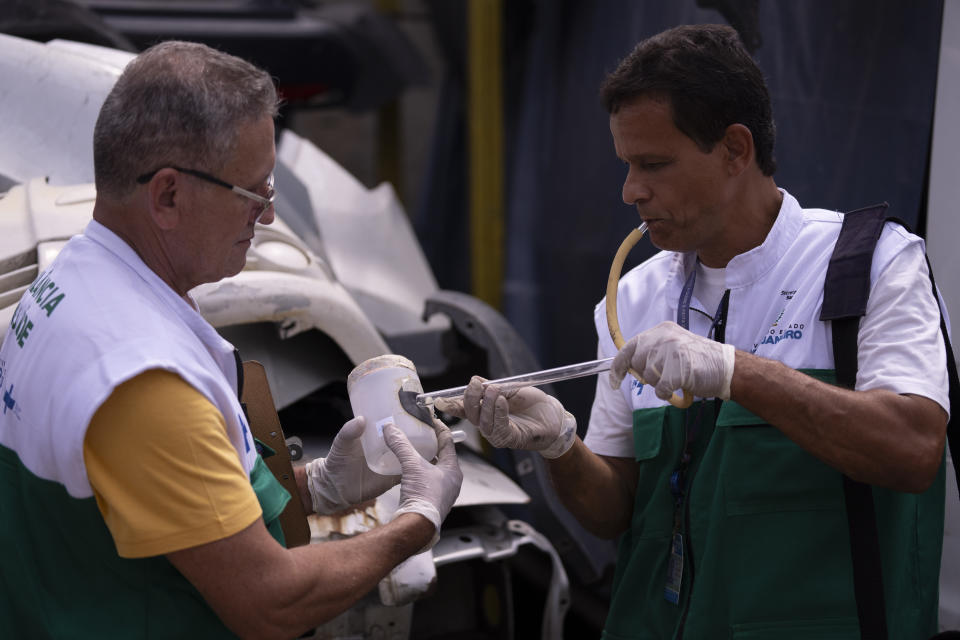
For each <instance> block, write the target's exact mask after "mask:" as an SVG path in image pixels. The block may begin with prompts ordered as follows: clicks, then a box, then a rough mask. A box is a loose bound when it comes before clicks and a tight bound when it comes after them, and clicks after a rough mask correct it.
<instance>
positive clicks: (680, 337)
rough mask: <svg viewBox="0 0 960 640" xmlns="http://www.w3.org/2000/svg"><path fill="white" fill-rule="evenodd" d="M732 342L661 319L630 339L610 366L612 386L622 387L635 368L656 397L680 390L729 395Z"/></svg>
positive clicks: (716, 396)
mask: <svg viewBox="0 0 960 640" xmlns="http://www.w3.org/2000/svg"><path fill="white" fill-rule="evenodd" d="M734 353H735V350H734V348H733V345H729V344H723V343H720V342H716V341H714V340H710V339H709V338H704V337H703V336H698V335H697V334H695V333H691V332H690V331H687V330H686V329H684V328H683V327H681V326H680V325H678V324H676V323H674V322H661V323H660V324H658V325H657V326H655V327H653V328H652V329H647V330H646V331H644V332H642V333H639V334H637V335H635V336H634V337H633V338H631V339H630V340H629V341H628V342H627V343H626V344H625V345H623V348H622V349H620V352H619V353H618V354H617V356H616V358H614V360H613V366H612V367H611V369H610V386H611V387H613V388H614V389H616V388H618V387H619V386H620V383H621V382H622V381H623V378H624V376H626V375H627V370H628V369H633V370H634V371H636V372H637V373H639V374H640V376H641V377H642V378H643V380H644V382H645V383H646V384H649V385H652V386H653V387H654V391H655V392H656V394H657V397H658V398H660V399H661V400H667V399H669V398H670V396H671V395H672V394H673V393H674V391H677V390H678V389H683V390H684V391H686V392H688V393H692V394H694V395H696V396H699V397H701V398H720V399H721V400H727V399H728V398H729V397H730V381H731V380H732V379H733V362H734Z"/></svg>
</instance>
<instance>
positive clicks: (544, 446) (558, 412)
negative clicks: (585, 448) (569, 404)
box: [434, 376, 577, 458]
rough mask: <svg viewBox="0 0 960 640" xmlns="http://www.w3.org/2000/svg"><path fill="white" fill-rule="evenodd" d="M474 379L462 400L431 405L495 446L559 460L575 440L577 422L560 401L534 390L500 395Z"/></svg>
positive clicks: (451, 399)
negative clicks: (464, 422) (473, 428)
mask: <svg viewBox="0 0 960 640" xmlns="http://www.w3.org/2000/svg"><path fill="white" fill-rule="evenodd" d="M484 382H486V381H485V380H484V379H483V378H481V377H479V376H474V377H473V378H472V379H471V380H470V384H469V385H467V389H466V391H465V392H464V394H463V398H462V399H454V398H437V400H436V401H435V404H434V406H435V407H436V408H437V409H439V410H440V411H443V412H445V413H449V414H451V415H454V416H457V417H459V418H466V419H467V420H469V421H470V422H472V423H473V424H475V425H476V426H477V428H478V429H479V430H480V433H481V434H483V437H485V438H486V439H487V440H488V441H489V442H490V444H492V445H493V446H495V447H508V448H510V449H525V450H528V451H538V452H539V453H540V455H542V456H543V457H544V458H559V457H560V456H562V455H563V454H565V453H566V452H567V451H568V450H569V449H570V447H572V446H573V443H574V441H575V440H576V438H577V421H576V419H575V418H574V417H573V415H571V414H570V412H569V411H567V410H565V409H564V408H563V405H562V404H560V401H559V400H557V399H556V398H554V397H553V396H550V395H548V394H546V393H544V392H543V391H541V390H540V389H537V388H535V387H523V388H521V389H514V390H512V391H506V392H502V391H500V389H499V387H498V386H497V385H489V386H487V387H486V388H484V386H483V383H484Z"/></svg>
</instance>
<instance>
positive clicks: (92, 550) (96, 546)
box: [0, 446, 290, 640]
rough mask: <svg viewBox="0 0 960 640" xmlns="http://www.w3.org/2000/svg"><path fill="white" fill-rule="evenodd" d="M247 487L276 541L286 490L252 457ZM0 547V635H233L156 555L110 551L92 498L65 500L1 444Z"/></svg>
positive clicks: (58, 488) (93, 638) (96, 639)
mask: <svg viewBox="0 0 960 640" xmlns="http://www.w3.org/2000/svg"><path fill="white" fill-rule="evenodd" d="M251 484H252V485H253V487H254V491H255V492H256V494H257V498H258V500H259V501H260V505H261V508H262V509H263V513H264V519H265V522H266V523H267V528H268V529H269V530H270V532H271V533H272V534H273V535H274V537H275V538H276V539H277V540H278V541H279V542H280V543H281V544H283V535H282V533H279V522H278V521H277V516H278V515H279V513H280V511H282V510H283V507H284V506H285V505H286V502H287V500H289V499H290V495H289V493H288V492H287V491H286V490H285V489H284V488H283V487H282V486H281V485H280V483H279V482H277V480H276V479H275V478H274V477H273V474H271V473H270V470H269V469H268V468H267V466H266V465H265V464H264V463H263V460H262V459H260V458H258V459H257V463H256V465H255V466H254V469H253V471H252V472H251ZM278 533H279V535H278ZM0 549H2V550H3V558H4V559H3V561H2V564H0V567H2V570H0V638H30V639H31V640H42V639H46V638H49V639H60V638H69V639H70V640H85V639H90V640H103V639H104V638H124V639H125V640H126V639H137V638H144V639H146V638H150V639H151V640H155V639H162V638H204V639H205V640H209V639H212V638H233V637H234V636H233V634H232V633H230V631H228V630H227V628H226V627H225V626H223V623H221V622H220V620H219V618H217V616H216V615H215V614H214V613H213V611H212V610H211V609H210V607H209V606H207V604H206V602H205V601H204V600H203V598H202V597H201V596H200V594H199V592H198V591H197V590H196V589H195V588H194V587H193V585H191V584H190V583H189V582H188V581H187V580H186V579H185V578H184V577H183V576H182V575H181V574H180V573H179V572H178V571H177V570H176V569H175V568H174V567H173V565H171V564H170V562H169V561H167V559H166V558H165V557H163V556H158V557H154V558H140V559H129V558H121V557H120V556H118V555H117V551H116V547H115V546H114V544H113V538H112V537H111V535H110V531H109V530H108V529H107V526H106V524H105V523H104V521H103V518H102V517H101V515H100V510H99V509H98V507H97V504H96V501H95V499H94V498H85V499H76V498H73V497H71V496H70V495H69V494H67V492H66V489H64V487H63V485H61V484H59V483H57V482H51V481H48V480H43V479H41V478H38V477H37V476H35V475H33V474H32V473H30V471H29V470H28V469H27V468H26V467H24V466H23V464H22V463H21V462H20V458H19V457H18V456H17V454H16V453H15V452H14V451H12V450H10V449H8V448H6V447H3V446H0Z"/></svg>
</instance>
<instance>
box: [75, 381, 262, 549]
mask: <svg viewBox="0 0 960 640" xmlns="http://www.w3.org/2000/svg"><path fill="white" fill-rule="evenodd" d="M83 456H84V461H85V463H86V466H87V476H88V478H89V480H90V485H91V486H92V487H93V491H94V496H95V498H96V500H97V505H98V506H99V507H100V512H101V513H102V514H103V518H104V520H105V521H106V523H107V527H108V528H109V529H110V533H111V534H112V535H113V539H114V542H115V543H116V545H117V552H118V553H119V554H120V556H122V557H125V558H143V557H147V556H156V555H161V554H165V553H170V552H172V551H178V550H180V549H187V548H189V547H195V546H197V545H201V544H204V543H207V542H213V541H214V540H220V539H222V538H226V537H228V536H230V535H233V534H234V533H237V532H239V531H241V530H243V529H245V528H246V527H248V526H249V525H250V524H252V523H253V522H254V521H255V520H256V519H257V518H258V517H260V515H261V509H260V503H259V502H258V501H257V497H256V494H254V492H253V487H252V486H251V485H250V479H249V477H248V476H247V474H246V473H245V472H244V470H243V467H242V465H241V464H240V457H239V455H238V454H237V452H236V450H235V449H234V448H233V445H231V444H230V440H229V439H228V437H227V432H226V423H225V422H224V419H223V416H222V415H221V414H220V412H219V411H218V410H217V408H216V407H215V406H214V405H213V404H212V403H211V402H210V401H209V400H207V398H206V397H205V396H203V394H201V393H200V392H199V391H197V390H196V389H194V388H193V387H191V386H190V385H189V384H188V383H187V382H186V381H185V380H183V378H181V377H180V376H178V375H177V374H175V373H171V372H169V371H163V370H160V369H153V370H150V371H146V372H144V373H141V374H140V375H138V376H136V377H134V378H132V379H130V380H128V381H127V382H124V383H123V384H121V385H119V386H118V387H117V388H116V389H114V390H113V393H111V395H110V397H109V398H107V400H106V401H105V402H104V403H103V404H102V405H101V406H100V408H99V409H98V410H97V412H96V414H94V416H93V419H92V420H91V421H90V426H89V427H88V428H87V434H86V437H85V439H84V443H83Z"/></svg>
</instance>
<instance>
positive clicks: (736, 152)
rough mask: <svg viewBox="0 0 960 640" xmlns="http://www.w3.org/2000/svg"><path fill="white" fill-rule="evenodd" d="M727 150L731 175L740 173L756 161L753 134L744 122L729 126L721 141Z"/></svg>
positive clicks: (728, 167) (728, 168)
mask: <svg viewBox="0 0 960 640" xmlns="http://www.w3.org/2000/svg"><path fill="white" fill-rule="evenodd" d="M720 144H722V145H723V147H724V149H726V152H727V157H726V160H727V170H728V171H729V172H730V175H731V176H736V175H740V174H741V173H743V171H744V170H745V169H746V168H747V167H749V166H750V164H751V163H752V162H753V161H754V153H755V152H754V148H753V134H752V133H750V129H748V128H747V127H746V126H744V125H742V124H732V125H730V126H729V127H727V130H726V132H725V133H724V135H723V139H722V140H721V141H720Z"/></svg>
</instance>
